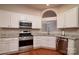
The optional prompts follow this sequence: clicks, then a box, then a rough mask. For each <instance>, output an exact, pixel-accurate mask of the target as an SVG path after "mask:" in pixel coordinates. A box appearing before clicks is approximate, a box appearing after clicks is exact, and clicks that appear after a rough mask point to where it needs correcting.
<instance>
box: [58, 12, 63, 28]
mask: <svg viewBox="0 0 79 59" xmlns="http://www.w3.org/2000/svg"><path fill="white" fill-rule="evenodd" d="M57 28H64V13H61V14H58V16H57Z"/></svg>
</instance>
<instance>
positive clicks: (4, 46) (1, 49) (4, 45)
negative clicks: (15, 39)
mask: <svg viewBox="0 0 79 59" xmlns="http://www.w3.org/2000/svg"><path fill="white" fill-rule="evenodd" d="M8 47H9V44H8V42H7V41H0V53H5V52H8V50H9V48H8Z"/></svg>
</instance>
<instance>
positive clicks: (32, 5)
mask: <svg viewBox="0 0 79 59" xmlns="http://www.w3.org/2000/svg"><path fill="white" fill-rule="evenodd" d="M62 5H63V4H49V6H47V5H46V4H25V5H24V6H26V7H29V8H34V9H37V10H41V11H42V10H45V9H48V8H56V7H60V6H62Z"/></svg>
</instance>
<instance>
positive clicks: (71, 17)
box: [64, 7, 79, 28]
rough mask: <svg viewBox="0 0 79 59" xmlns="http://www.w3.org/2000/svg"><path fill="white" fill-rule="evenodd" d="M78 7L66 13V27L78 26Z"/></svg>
mask: <svg viewBox="0 0 79 59" xmlns="http://www.w3.org/2000/svg"><path fill="white" fill-rule="evenodd" d="M78 10H79V9H78V7H75V8H72V9H70V10H68V11H66V12H65V13H64V15H65V27H67V28H70V27H71V28H72V27H78Z"/></svg>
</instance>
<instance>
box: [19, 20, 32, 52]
mask: <svg viewBox="0 0 79 59" xmlns="http://www.w3.org/2000/svg"><path fill="white" fill-rule="evenodd" d="M19 28H20V29H21V32H20V33H19V50H27V51H28V50H30V49H32V48H33V35H32V34H31V32H30V30H31V29H32V23H31V22H26V21H20V22H19Z"/></svg>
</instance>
